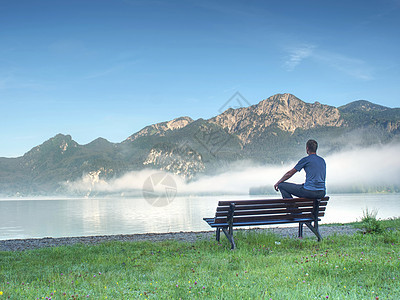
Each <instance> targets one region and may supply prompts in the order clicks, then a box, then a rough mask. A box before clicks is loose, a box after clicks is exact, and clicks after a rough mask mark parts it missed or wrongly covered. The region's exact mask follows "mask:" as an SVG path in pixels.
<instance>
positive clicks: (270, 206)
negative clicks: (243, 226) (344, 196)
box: [217, 201, 328, 211]
mask: <svg viewBox="0 0 400 300" xmlns="http://www.w3.org/2000/svg"><path fill="white" fill-rule="evenodd" d="M327 204H328V202H326V201H324V202H321V203H320V205H319V207H325V206H327ZM294 205H295V206H296V207H314V203H313V202H310V203H305V202H304V203H302V202H301V203H296V204H294ZM288 206H290V205H288V204H286V203H277V204H252V205H236V203H235V211H238V210H248V209H274V208H285V207H288ZM217 211H229V206H218V207H217Z"/></svg>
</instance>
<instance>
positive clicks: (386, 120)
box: [0, 94, 400, 196]
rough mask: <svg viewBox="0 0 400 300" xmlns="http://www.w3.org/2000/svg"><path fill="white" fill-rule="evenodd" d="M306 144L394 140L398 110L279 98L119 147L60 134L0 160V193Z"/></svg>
mask: <svg viewBox="0 0 400 300" xmlns="http://www.w3.org/2000/svg"><path fill="white" fill-rule="evenodd" d="M309 138H314V139H316V140H318V142H319V144H320V149H319V153H321V155H326V154H330V153H332V152H334V151H339V150H341V149H343V148H344V147H348V146H349V145H352V146H366V145H371V144H382V143H389V142H391V141H400V109H399V108H389V107H384V106H380V105H377V104H374V103H371V102H368V101H365V100H358V101H354V102H351V103H349V104H346V105H344V106H341V107H338V108H336V107H333V106H329V105H324V104H321V103H319V102H314V103H306V102H304V101H302V100H300V99H298V98H297V97H295V96H294V95H291V94H277V95H273V96H271V97H269V98H267V99H265V100H262V101H261V102H259V103H258V104H256V105H252V106H249V107H241V108H236V109H232V108H229V109H227V110H226V111H224V112H223V113H221V114H219V115H217V116H215V117H213V118H210V119H208V120H204V119H198V120H192V119H191V118H190V117H179V118H176V119H174V120H170V121H167V122H161V123H157V124H153V125H149V126H146V127H145V128H143V129H142V130H140V131H138V132H136V133H134V134H132V135H131V136H129V137H128V138H126V139H125V140H124V141H122V142H121V143H111V142H109V141H107V140H106V139H103V138H98V139H96V140H94V141H92V142H91V143H89V144H86V145H80V144H78V143H77V142H75V141H74V140H73V139H72V137H71V136H70V135H63V134H58V135H56V136H55V137H53V138H50V139H49V140H47V141H45V142H44V143H43V144H41V145H39V146H37V147H34V148H33V149H31V150H30V151H28V152H27V153H26V154H24V155H23V156H21V157H18V158H0V190H1V191H2V192H1V193H2V194H5V195H8V196H9V195H28V194H36V195H43V194H49V193H50V194H54V193H66V192H68V190H66V183H68V182H71V181H76V180H78V179H81V178H83V179H84V180H88V181H89V182H93V181H96V180H97V181H98V180H110V179H114V178H118V177H120V176H122V175H124V174H125V173H127V172H129V171H133V170H142V169H145V168H151V169H156V170H165V171H168V172H172V173H175V174H178V175H180V176H182V178H184V179H186V180H193V179H195V178H196V176H198V175H199V174H214V173H216V172H218V171H220V170H223V169H224V168H226V167H228V166H229V165H230V164H231V163H232V162H235V161H242V160H244V161H245V160H249V161H253V162H256V163H261V164H266V163H268V164H277V163H281V162H285V161H288V160H292V161H293V160H295V159H297V158H298V157H299V156H300V155H303V154H304V151H305V150H304V147H305V146H304V144H305V141H306V140H307V139H309Z"/></svg>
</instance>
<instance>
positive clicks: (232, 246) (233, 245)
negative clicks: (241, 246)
mask: <svg viewBox="0 0 400 300" xmlns="http://www.w3.org/2000/svg"><path fill="white" fill-rule="evenodd" d="M222 231H223V232H224V233H225V235H226V237H227V239H228V241H229V242H230V243H231V250H234V249H235V247H236V246H235V241H234V240H233V231H232V230H228V228H222Z"/></svg>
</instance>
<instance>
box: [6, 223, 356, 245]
mask: <svg viewBox="0 0 400 300" xmlns="http://www.w3.org/2000/svg"><path fill="white" fill-rule="evenodd" d="M239 230H244V231H256V232H261V233H262V232H264V233H274V234H277V235H279V236H282V237H291V238H297V233H298V227H297V226H296V227H270V228H251V229H235V230H234V231H239ZM357 231H361V230H360V229H357V228H355V227H354V226H353V225H349V224H343V225H328V226H324V225H320V232H321V235H322V237H327V236H330V235H333V234H346V235H351V234H354V233H356V232H357ZM303 235H304V237H309V236H314V234H313V233H312V232H311V231H310V230H309V229H308V228H306V227H305V228H304V234H303ZM203 239H208V240H210V242H214V241H215V230H210V231H188V232H185V231H180V232H168V233H138V234H115V235H97V236H81V237H59V238H52V237H45V238H28V239H10V240H0V251H25V250H33V249H40V248H47V247H59V246H67V245H75V244H85V245H97V244H100V243H104V242H112V241H121V242H138V241H150V242H160V241H167V240H175V241H181V242H189V243H194V242H196V241H197V240H203ZM224 239H225V236H224V235H223V234H222V235H221V242H222V243H223V242H224Z"/></svg>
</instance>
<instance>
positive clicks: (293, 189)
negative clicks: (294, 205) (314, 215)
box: [278, 182, 303, 198]
mask: <svg viewBox="0 0 400 300" xmlns="http://www.w3.org/2000/svg"><path fill="white" fill-rule="evenodd" d="M278 188H279V191H280V192H281V194H282V198H293V196H296V197H302V193H301V191H302V189H303V185H302V184H295V183H290V182H281V183H280V184H279V185H278Z"/></svg>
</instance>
